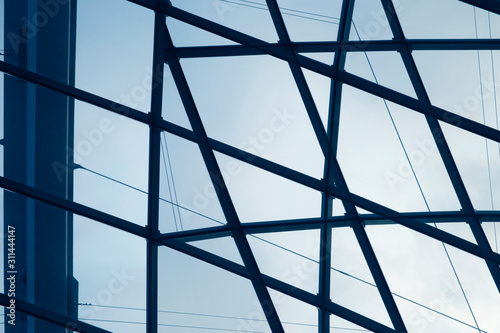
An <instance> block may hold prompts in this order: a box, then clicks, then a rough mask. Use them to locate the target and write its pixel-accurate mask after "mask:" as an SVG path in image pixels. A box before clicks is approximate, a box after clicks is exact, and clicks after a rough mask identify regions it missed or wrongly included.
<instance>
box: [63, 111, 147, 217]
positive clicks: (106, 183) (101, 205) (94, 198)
mask: <svg viewBox="0 0 500 333" xmlns="http://www.w3.org/2000/svg"><path fill="white" fill-rule="evenodd" d="M74 142H75V143H74V150H70V154H71V155H72V156H70V157H71V158H72V159H73V161H74V163H76V164H77V168H76V169H75V171H74V182H75V190H74V197H75V201H76V202H79V203H82V204H85V205H88V206H90V207H93V208H95V209H100V210H103V211H104V212H107V213H110V214H114V215H116V216H119V217H121V218H124V219H127V220H129V221H132V222H134V223H137V224H141V225H145V224H146V215H147V189H148V185H147V184H148V156H149V151H148V148H147V147H148V145H149V131H148V127H147V126H146V125H144V124H141V123H139V122H136V121H133V120H131V119H129V118H127V117H123V116H120V115H117V114H113V113H110V112H108V111H105V110H103V109H100V108H97V107H95V106H92V105H89V104H86V103H82V102H76V103H75V138H74Z"/></svg>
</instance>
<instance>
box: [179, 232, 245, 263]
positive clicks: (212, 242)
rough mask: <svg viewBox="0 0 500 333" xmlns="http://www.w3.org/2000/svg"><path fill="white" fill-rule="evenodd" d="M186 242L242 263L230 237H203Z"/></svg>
mask: <svg viewBox="0 0 500 333" xmlns="http://www.w3.org/2000/svg"><path fill="white" fill-rule="evenodd" d="M188 244H190V245H193V246H196V247H197V248H200V249H202V250H205V251H207V252H210V253H213V254H215V255H218V256H219V257H222V258H224V259H227V260H231V261H234V262H236V263H238V264H240V265H243V261H242V260H241V256H240V253H239V252H238V248H237V247H236V244H235V243H234V240H233V238H232V237H219V238H213V239H204V240H199V241H193V242H189V243H188Z"/></svg>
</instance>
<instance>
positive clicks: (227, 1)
mask: <svg viewBox="0 0 500 333" xmlns="http://www.w3.org/2000/svg"><path fill="white" fill-rule="evenodd" d="M219 1H222V2H226V3H230V4H233V5H238V6H242V7H249V8H255V9H260V10H264V11H269V9H268V8H267V5H265V4H261V3H258V2H252V1H243V0H240V1H242V2H248V3H252V4H255V5H260V6H262V7H258V6H255V5H247V4H244V3H241V2H236V1H233V0H219ZM281 9H285V8H281ZM286 10H289V11H292V12H298V13H304V14H307V15H310V16H317V17H326V18H330V19H333V20H339V19H338V18H336V17H332V16H326V15H320V14H314V13H308V12H303V11H300V10H292V9H286ZM282 14H283V15H288V16H295V17H300V18H304V19H307V20H312V21H317V22H324V23H330V24H339V22H332V21H327V20H322V19H317V18H313V17H307V16H303V15H298V14H292V13H286V12H282Z"/></svg>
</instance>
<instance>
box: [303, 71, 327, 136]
mask: <svg viewBox="0 0 500 333" xmlns="http://www.w3.org/2000/svg"><path fill="white" fill-rule="evenodd" d="M302 71H303V73H304V76H305V78H306V81H307V85H308V86H309V90H310V91H311V94H312V96H313V99H314V102H315V104H316V108H317V109H318V112H319V115H320V117H321V121H322V122H323V125H324V126H325V130H326V129H327V128H328V112H329V110H330V91H331V86H332V82H333V81H332V79H331V78H329V77H326V76H324V75H320V74H318V73H315V72H312V71H310V70H307V69H303V70H302Z"/></svg>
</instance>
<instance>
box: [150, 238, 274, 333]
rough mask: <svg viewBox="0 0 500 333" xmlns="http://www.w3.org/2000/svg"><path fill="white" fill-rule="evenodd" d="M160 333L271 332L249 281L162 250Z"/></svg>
mask: <svg viewBox="0 0 500 333" xmlns="http://www.w3.org/2000/svg"><path fill="white" fill-rule="evenodd" d="M158 274H159V288H158V289H159V290H158V299H159V303H158V307H159V313H158V316H159V317H158V321H159V325H158V326H159V327H158V332H171V331H172V330H173V329H174V328H175V331H176V332H177V331H179V332H181V330H180V329H183V331H182V332H184V331H185V330H186V331H187V329H188V328H190V329H191V330H189V332H206V331H207V330H208V329H211V330H213V331H226V330H234V331H235V332H245V331H259V332H262V331H264V332H270V329H269V326H268V325H267V322H266V321H265V316H264V313H263V311H262V308H261V306H260V304H259V301H258V299H257V297H256V295H255V292H254V290H253V287H252V284H251V282H250V281H249V280H247V279H244V278H241V277H239V276H237V275H234V274H232V273H229V272H227V271H225V270H222V269H220V268H218V267H215V266H212V265H210V264H207V263H204V262H202V261H200V260H197V259H194V258H192V257H190V256H187V255H185V254H182V253H179V252H177V251H174V250H171V249H169V248H166V247H161V248H160V249H159V272H158Z"/></svg>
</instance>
